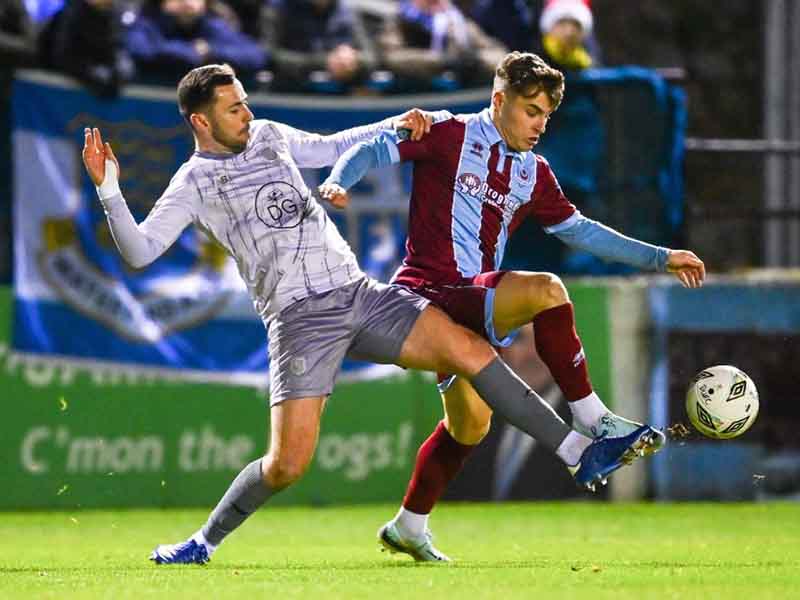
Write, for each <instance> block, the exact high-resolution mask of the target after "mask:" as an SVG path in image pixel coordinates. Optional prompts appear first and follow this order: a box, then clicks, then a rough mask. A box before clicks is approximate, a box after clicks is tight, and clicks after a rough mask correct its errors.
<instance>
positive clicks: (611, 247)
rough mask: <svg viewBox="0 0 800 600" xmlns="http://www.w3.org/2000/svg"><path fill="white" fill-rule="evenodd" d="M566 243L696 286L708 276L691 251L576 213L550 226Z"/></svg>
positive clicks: (601, 256)
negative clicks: (650, 241)
mask: <svg viewBox="0 0 800 600" xmlns="http://www.w3.org/2000/svg"><path fill="white" fill-rule="evenodd" d="M546 230H547V232H548V233H552V234H553V235H555V236H556V237H557V238H558V239H560V240H561V241H562V242H564V243H565V244H567V245H569V246H571V247H573V248H579V249H581V250H586V251H588V252H591V253H592V254H594V255H596V256H599V257H600V258H602V259H604V260H608V261H616V262H621V263H625V264H628V265H632V266H634V267H639V268H642V269H649V270H653V271H661V272H669V273H674V274H675V276H676V277H677V278H678V280H679V281H680V282H681V283H682V284H683V285H685V286H686V287H690V288H696V287H700V286H701V285H702V284H703V280H704V279H705V276H706V271H705V265H704V264H703V261H702V260H700V259H699V258H697V256H696V255H695V254H694V253H693V252H690V251H689V250H671V249H669V248H664V247H662V246H654V245H652V244H648V243H647V242H642V241H640V240H637V239H634V238H631V237H628V236H626V235H623V234H621V233H620V232H618V231H616V230H614V229H612V228H611V227H608V226H607V225H603V224H602V223H598V222H597V221H593V220H592V219H588V218H586V217H584V216H583V215H582V214H580V213H578V212H576V213H574V214H573V215H572V217H570V218H569V219H567V220H566V221H565V222H564V223H561V224H558V225H554V226H551V227H547V228H546Z"/></svg>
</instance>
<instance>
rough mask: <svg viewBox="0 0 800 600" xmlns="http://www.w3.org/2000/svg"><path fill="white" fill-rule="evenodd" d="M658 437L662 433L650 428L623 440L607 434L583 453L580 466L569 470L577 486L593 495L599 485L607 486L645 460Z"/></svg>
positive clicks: (645, 426) (627, 436)
mask: <svg viewBox="0 0 800 600" xmlns="http://www.w3.org/2000/svg"><path fill="white" fill-rule="evenodd" d="M657 433H660V432H657V431H655V430H654V429H653V428H652V427H650V426H649V425H641V426H639V427H637V428H636V429H634V430H633V431H632V432H631V433H629V434H627V435H624V436H620V437H609V436H608V435H607V434H604V435H603V436H602V437H600V438H597V439H595V440H594V441H593V442H592V443H591V444H590V445H589V446H588V447H587V448H586V450H584V451H583V454H582V455H581V459H580V461H579V462H578V464H577V465H575V466H572V467H568V469H569V471H570V473H572V476H573V477H574V478H575V481H576V482H577V483H578V485H580V486H581V487H583V488H586V489H587V490H590V491H592V492H593V491H595V489H596V486H597V485H598V484H600V485H605V484H606V483H607V478H608V476H609V475H610V474H611V473H613V472H614V471H616V470H617V469H619V468H620V467H622V466H623V465H629V464H630V463H632V462H633V461H634V460H636V459H637V458H639V457H640V456H644V455H645V449H646V448H647V447H648V446H652V445H653V444H654V443H655V440H656V439H657V437H658V436H657V435H656V434H657ZM662 435H663V434H662Z"/></svg>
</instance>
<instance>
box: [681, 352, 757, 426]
mask: <svg viewBox="0 0 800 600" xmlns="http://www.w3.org/2000/svg"><path fill="white" fill-rule="evenodd" d="M686 412H687V414H688V415H689V420H690V421H691V422H692V425H694V427H695V429H697V431H699V432H700V433H702V434H703V435H706V436H708V437H712V438H718V439H722V440H727V439H730V438H734V437H736V436H737V435H741V434H743V433H744V432H745V431H747V430H748V429H750V426H751V425H752V424H753V422H754V421H755V420H756V417H757V416H758V390H757V389H756V386H755V384H754V383H753V380H752V379H750V378H749V377H748V376H747V374H746V373H745V372H744V371H742V370H740V369H737V368H736V367H732V366H730V365H717V366H715V367H708V368H707V369H703V370H702V371H700V372H699V373H698V374H697V375H696V376H695V377H694V379H692V382H691V384H690V385H689V391H688V392H687V393H686Z"/></svg>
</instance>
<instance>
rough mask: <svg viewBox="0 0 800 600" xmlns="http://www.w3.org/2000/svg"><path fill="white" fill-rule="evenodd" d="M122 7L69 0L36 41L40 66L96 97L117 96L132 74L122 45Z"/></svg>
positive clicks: (103, 0)
mask: <svg viewBox="0 0 800 600" xmlns="http://www.w3.org/2000/svg"><path fill="white" fill-rule="evenodd" d="M121 6H122V5H121V4H120V3H119V2H115V1H114V0H69V1H68V2H67V3H66V4H65V6H64V8H63V9H62V10H61V11H59V12H58V13H56V15H55V16H54V17H53V18H52V19H51V21H50V22H49V23H48V24H47V26H46V27H45V29H44V30H43V31H42V34H41V36H40V38H39V48H40V52H41V59H42V64H43V65H44V66H46V67H50V68H54V69H57V70H59V71H62V72H64V73H66V74H68V75H71V76H73V77H75V78H76V79H77V80H79V81H80V82H81V83H83V84H84V85H85V86H86V87H87V88H88V89H89V90H91V91H92V92H93V93H95V94H98V95H101V96H115V95H116V94H118V93H119V91H120V88H121V86H122V85H123V84H124V83H125V82H127V81H129V80H130V79H131V78H132V77H133V72H134V68H133V61H132V60H131V58H130V56H129V54H128V53H127V51H126V50H125V47H124V45H123V42H122V10H121Z"/></svg>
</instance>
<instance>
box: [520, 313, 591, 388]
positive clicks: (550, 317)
mask: <svg viewBox="0 0 800 600" xmlns="http://www.w3.org/2000/svg"><path fill="white" fill-rule="evenodd" d="M533 332H534V335H535V336H536V351H537V352H538V353H539V356H540V357H541V358H542V360H543V361H544V364H546V365H547V368H548V369H550V374H551V375H552V376H553V379H555V380H556V383H557V384H558V387H560V388H561V392H562V393H563V394H564V397H565V398H566V399H567V400H568V401H569V402H575V401H576V400H580V399H581V398H585V397H586V396H588V395H589V394H591V393H592V383H591V381H589V370H588V368H587V367H586V356H585V355H584V353H583V346H582V345H581V340H580V339H579V338H578V333H577V332H576V331H575V313H574V311H573V309H572V303H571V302H568V303H567V304H562V305H560V306H556V307H554V308H548V309H547V310H544V311H542V312H540V313H539V314H538V315H536V316H535V317H534V318H533Z"/></svg>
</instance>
